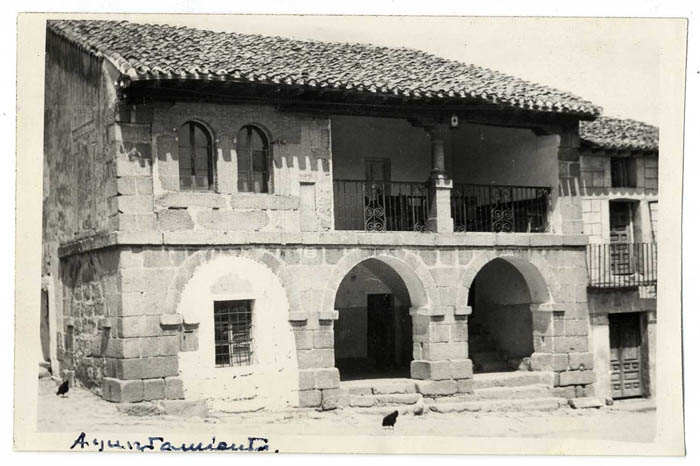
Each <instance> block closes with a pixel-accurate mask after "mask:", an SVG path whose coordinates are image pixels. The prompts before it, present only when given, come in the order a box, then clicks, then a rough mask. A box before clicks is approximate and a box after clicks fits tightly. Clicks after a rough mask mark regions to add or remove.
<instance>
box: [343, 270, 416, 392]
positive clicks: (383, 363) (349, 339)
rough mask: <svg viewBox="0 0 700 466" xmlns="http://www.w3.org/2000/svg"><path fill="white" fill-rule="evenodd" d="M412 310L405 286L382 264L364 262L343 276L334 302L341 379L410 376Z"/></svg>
mask: <svg viewBox="0 0 700 466" xmlns="http://www.w3.org/2000/svg"><path fill="white" fill-rule="evenodd" d="M411 305H412V303H411V295H410V292H409V289H408V287H407V284H406V282H405V281H404V279H403V278H402V277H401V275H400V274H399V273H398V272H397V271H396V270H395V269H394V268H393V267H392V266H391V265H389V264H388V263H387V262H386V261H383V260H380V259H375V258H372V259H366V260H364V261H362V262H360V263H359V264H357V265H355V266H354V267H353V268H352V269H351V270H350V271H349V272H348V273H347V274H346V275H345V277H344V278H343V280H342V281H341V283H340V286H339V287H338V291H337V293H336V297H335V309H337V310H338V320H337V321H336V323H335V328H334V347H335V360H336V366H337V367H338V370H339V371H340V378H341V380H353V379H366V378H386V377H410V364H411V360H412V359H413V332H412V321H411V316H410V314H409V308H410V307H411Z"/></svg>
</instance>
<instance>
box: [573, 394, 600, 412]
mask: <svg viewBox="0 0 700 466" xmlns="http://www.w3.org/2000/svg"><path fill="white" fill-rule="evenodd" d="M569 406H571V407H572V408H574V409H585V408H601V407H602V406H603V402H602V401H601V400H600V399H599V398H595V397H587V398H572V399H570V400H569Z"/></svg>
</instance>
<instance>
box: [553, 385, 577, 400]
mask: <svg viewBox="0 0 700 466" xmlns="http://www.w3.org/2000/svg"><path fill="white" fill-rule="evenodd" d="M552 396H556V397H558V398H566V399H567V400H570V399H571V398H576V390H575V389H574V387H573V386H572V385H569V386H568V387H554V388H552Z"/></svg>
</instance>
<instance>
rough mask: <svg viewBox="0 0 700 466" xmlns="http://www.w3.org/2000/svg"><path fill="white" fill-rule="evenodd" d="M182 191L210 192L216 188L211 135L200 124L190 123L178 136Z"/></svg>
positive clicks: (182, 128) (184, 126) (186, 124)
mask: <svg viewBox="0 0 700 466" xmlns="http://www.w3.org/2000/svg"><path fill="white" fill-rule="evenodd" d="M178 141H179V146H180V147H179V148H180V155H179V162H180V190H181V191H209V190H210V189H212V188H213V187H214V166H213V165H214V163H213V157H212V144H211V135H210V134H209V131H207V130H206V128H205V127H204V126H203V125H201V124H200V123H196V122H194V121H188V122H187V123H185V124H184V125H182V127H181V128H180V132H179V134H178Z"/></svg>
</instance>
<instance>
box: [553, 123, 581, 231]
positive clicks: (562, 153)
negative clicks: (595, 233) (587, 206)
mask: <svg viewBox="0 0 700 466" xmlns="http://www.w3.org/2000/svg"><path fill="white" fill-rule="evenodd" d="M558 136H559V145H558V147H557V159H558V161H559V164H558V166H559V173H558V178H559V179H558V182H559V186H558V189H556V187H555V189H554V190H553V191H554V192H553V193H552V204H553V209H552V220H551V226H552V232H553V233H557V234H565V235H578V234H583V214H582V209H581V197H580V193H579V176H580V174H581V165H580V154H579V135H578V128H577V127H569V128H564V129H563V130H562V131H561V132H560V133H559V135H558Z"/></svg>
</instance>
